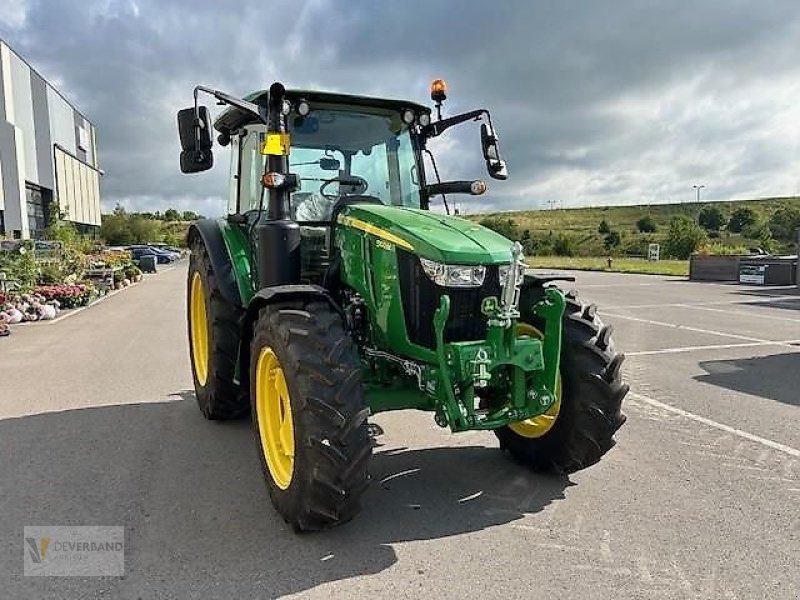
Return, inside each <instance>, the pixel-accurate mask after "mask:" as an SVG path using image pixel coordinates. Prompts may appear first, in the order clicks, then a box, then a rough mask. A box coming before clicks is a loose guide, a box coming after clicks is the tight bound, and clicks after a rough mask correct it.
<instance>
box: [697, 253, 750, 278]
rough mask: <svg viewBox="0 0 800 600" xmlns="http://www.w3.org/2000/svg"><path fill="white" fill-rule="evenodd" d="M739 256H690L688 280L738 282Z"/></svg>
mask: <svg viewBox="0 0 800 600" xmlns="http://www.w3.org/2000/svg"><path fill="white" fill-rule="evenodd" d="M741 258H742V257H740V256H716V255H704V254H692V256H691V257H690V258H689V279H691V280H692V281H739V261H740V260H741Z"/></svg>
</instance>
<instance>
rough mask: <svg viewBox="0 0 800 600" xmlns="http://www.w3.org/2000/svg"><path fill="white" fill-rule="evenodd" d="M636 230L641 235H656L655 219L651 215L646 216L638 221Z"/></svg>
mask: <svg viewBox="0 0 800 600" xmlns="http://www.w3.org/2000/svg"><path fill="white" fill-rule="evenodd" d="M636 228H637V229H638V230H639V232H640V233H655V231H656V224H655V222H654V221H653V217H651V216H650V215H645V216H644V217H642V218H641V219H639V220H638V221H636Z"/></svg>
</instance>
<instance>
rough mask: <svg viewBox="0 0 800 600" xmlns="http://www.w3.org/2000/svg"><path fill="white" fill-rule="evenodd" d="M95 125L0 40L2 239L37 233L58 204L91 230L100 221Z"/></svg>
mask: <svg viewBox="0 0 800 600" xmlns="http://www.w3.org/2000/svg"><path fill="white" fill-rule="evenodd" d="M101 174H102V172H101V171H100V169H99V166H98V161H97V140H96V131H95V127H94V125H92V124H91V123H90V122H89V121H88V120H87V119H86V117H84V116H83V115H82V114H81V113H80V112H78V110H77V109H76V108H75V107H74V106H72V105H71V104H70V103H69V102H68V101H67V100H66V99H65V98H64V97H63V96H62V95H61V94H60V93H59V92H58V90H56V89H55V88H54V87H53V86H52V85H50V84H49V83H48V82H47V81H45V80H44V78H42V76H41V75H39V73H37V72H36V71H35V70H34V69H33V68H31V66H30V65H28V63H26V62H25V60H23V59H22V58H21V57H20V56H19V55H18V54H16V53H15V52H14V51H13V50H12V49H11V48H10V47H9V46H8V45H7V44H6V43H5V42H4V41H3V40H0V238H3V237H8V238H13V239H29V238H40V237H42V235H43V230H44V228H45V227H46V225H47V223H48V219H49V218H50V216H51V211H52V210H54V207H55V206H56V205H57V206H58V207H59V209H60V211H61V212H63V213H64V214H65V219H66V220H68V221H72V222H73V223H75V225H76V227H77V229H78V230H79V231H80V232H81V233H83V234H88V235H94V234H96V233H97V231H98V229H99V226H100V175H101Z"/></svg>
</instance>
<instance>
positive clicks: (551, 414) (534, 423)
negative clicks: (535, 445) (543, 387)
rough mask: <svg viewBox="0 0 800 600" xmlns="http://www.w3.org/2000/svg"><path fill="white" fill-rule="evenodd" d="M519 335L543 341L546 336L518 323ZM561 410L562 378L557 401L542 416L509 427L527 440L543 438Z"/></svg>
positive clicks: (557, 384) (510, 424)
mask: <svg viewBox="0 0 800 600" xmlns="http://www.w3.org/2000/svg"><path fill="white" fill-rule="evenodd" d="M517 335H527V336H530V337H534V338H538V339H542V338H543V337H544V336H543V335H542V332H541V331H539V330H538V329H536V327H534V326H533V325H528V324H527V323H517ZM560 410H561V377H559V378H558V381H557V382H556V401H555V402H554V403H553V405H552V406H551V407H550V408H548V409H547V411H546V412H545V413H543V414H541V415H538V416H535V417H533V418H532V419H526V420H525V421H517V422H516V423H509V424H508V427H509V429H511V431H513V432H514V433H516V434H517V435H521V436H522V437H526V438H538V437H542V436H543V435H544V434H545V433H547V432H548V431H550V429H551V428H552V427H553V425H555V422H556V418H558V412H559V411H560Z"/></svg>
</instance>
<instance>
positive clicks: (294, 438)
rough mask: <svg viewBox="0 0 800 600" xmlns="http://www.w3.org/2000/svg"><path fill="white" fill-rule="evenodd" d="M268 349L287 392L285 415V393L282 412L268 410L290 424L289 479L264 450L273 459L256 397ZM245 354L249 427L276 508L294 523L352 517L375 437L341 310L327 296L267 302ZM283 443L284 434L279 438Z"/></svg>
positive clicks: (322, 523)
mask: <svg viewBox="0 0 800 600" xmlns="http://www.w3.org/2000/svg"><path fill="white" fill-rule="evenodd" d="M265 352H266V353H267V354H268V355H273V354H274V356H275V357H276V358H277V362H278V366H279V368H280V371H282V375H281V376H282V378H283V379H285V388H284V389H285V390H287V391H288V394H289V403H288V404H289V405H290V409H291V415H290V418H289V419H286V417H285V416H284V412H285V410H286V408H285V401H283V400H281V408H280V413H281V414H280V416H277V417H276V416H274V413H273V416H272V417H271V418H272V419H276V418H277V419H281V420H284V421H286V420H288V422H289V424H290V427H291V428H292V430H293V433H292V435H291V436H286V437H289V438H290V439H291V442H290V444H289V445H290V446H291V447H292V448H293V457H292V465H291V467H289V469H288V471H289V472H290V475H289V477H288V481H287V478H286V476H285V474H286V471H287V469H280V470H278V471H276V472H275V473H274V474H273V472H272V471H271V468H270V458H269V456H272V457H273V458H272V460H273V463H275V462H276V460H275V458H274V456H275V455H274V454H269V452H270V450H269V448H268V447H265V441H264V440H266V446H269V444H270V438H269V435H268V433H269V431H270V429H269V425H268V423H269V421H270V417H268V415H267V414H266V413H268V412H269V410H268V408H265V402H263V401H261V400H260V398H261V394H263V393H264V392H263V390H262V388H261V387H260V386H259V381H260V380H259V377H258V369H259V365H260V364H261V361H260V360H259V358H260V357H262V356H263V355H264V353H265ZM250 357H251V359H250V390H251V393H250V398H251V413H252V420H253V431H254V434H255V438H256V445H257V446H258V450H259V456H260V457H261V466H262V469H263V471H264V477H265V479H266V482H267V488H268V490H269V494H270V497H271V499H272V503H273V504H274V506H275V508H276V510H277V511H278V513H279V514H280V515H281V516H282V517H283V518H284V520H285V521H286V522H287V523H289V524H291V525H292V527H293V528H294V529H295V531H314V530H319V529H325V528H328V527H332V526H334V525H339V524H341V523H344V522H346V521H349V520H350V519H352V518H353V517H354V516H355V515H356V514H357V513H358V512H359V510H360V498H361V495H362V494H363V492H364V491H365V489H366V487H367V484H368V481H369V475H368V473H367V467H368V463H369V459H370V457H371V455H372V443H371V441H370V438H369V434H368V429H367V416H368V415H369V409H368V408H367V405H366V402H365V400H364V393H363V389H362V385H361V371H360V364H359V360H358V354H357V351H356V347H355V344H354V343H353V341H352V339H351V338H350V337H349V336H348V335H347V334H346V333H345V331H344V328H343V326H342V321H341V317H340V316H339V314H338V313H336V312H334V311H333V310H332V309H331V307H330V305H328V303H327V302H319V301H306V302H291V303H288V302H285V303H276V304H274V305H268V306H266V307H264V308H262V309H261V311H260V313H259V317H258V321H257V322H256V324H255V328H254V332H253V340H252V343H251V348H250ZM272 364H273V368H274V362H273V363H272ZM262 368H263V365H262ZM262 377H263V375H262ZM261 381H262V382H263V381H264V379H262V380H261ZM267 395H269V394H267ZM267 406H268V404H267ZM262 411H263V412H262ZM261 428H263V429H261ZM285 445H286V444H285V442H284V439H283V438H281V440H280V442H279V446H285ZM274 451H275V450H274V449H273V450H272V452H274ZM284 454H286V453H285V452H284ZM280 460H284V459H283V458H281V459H280ZM273 468H274V467H273Z"/></svg>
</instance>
